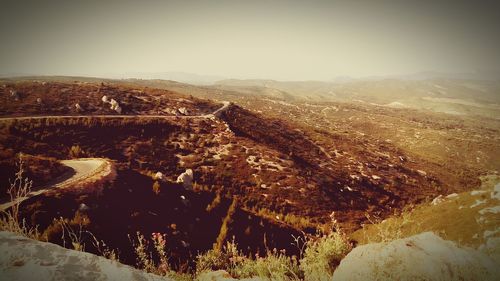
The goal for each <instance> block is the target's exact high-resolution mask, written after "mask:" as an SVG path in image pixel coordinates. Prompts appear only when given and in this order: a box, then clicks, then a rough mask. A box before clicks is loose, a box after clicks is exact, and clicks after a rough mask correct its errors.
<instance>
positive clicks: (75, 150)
mask: <svg viewBox="0 0 500 281" xmlns="http://www.w3.org/2000/svg"><path fill="white" fill-rule="evenodd" d="M83 154H84V151H83V150H82V148H81V147H80V146H79V145H73V146H72V147H71V148H70V149H69V157H71V158H80V157H82V156H83Z"/></svg>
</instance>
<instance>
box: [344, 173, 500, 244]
mask: <svg viewBox="0 0 500 281" xmlns="http://www.w3.org/2000/svg"><path fill="white" fill-rule="evenodd" d="M495 178H496V180H491V178H490V179H489V181H488V178H485V177H483V186H482V187H481V189H479V190H478V191H476V192H463V193H459V194H458V195H457V196H452V197H450V198H445V199H444V201H443V202H441V203H438V204H436V205H433V204H430V203H428V202H426V203H423V204H421V205H419V206H417V207H415V209H413V210H411V211H410V210H407V211H404V212H402V214H400V215H398V216H394V217H391V218H388V219H386V220H384V221H382V222H380V221H375V220H372V224H370V225H366V226H365V227H364V228H362V229H360V230H358V231H356V232H354V233H353V234H352V235H351V238H353V239H354V240H356V241H358V242H359V243H361V244H365V243H373V242H385V241H390V240H394V239H399V238H404V237H408V236H411V235H415V234H418V233H421V232H425V231H433V232H435V233H438V234H439V235H440V236H441V237H443V238H444V239H447V240H452V241H455V242H457V243H459V244H461V245H466V246H471V247H478V246H480V245H481V244H483V243H484V242H485V241H486V240H485V233H488V232H490V233H495V231H497V230H498V228H499V227H500V225H499V223H498V216H497V215H496V214H495V213H489V212H485V211H482V210H485V209H487V208H494V207H497V206H499V202H498V200H497V199H493V198H491V193H492V189H493V186H494V184H495V183H496V182H498V180H499V178H498V177H497V176H495ZM493 236H495V237H499V236H500V233H498V232H497V233H496V234H493Z"/></svg>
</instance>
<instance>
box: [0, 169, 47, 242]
mask: <svg viewBox="0 0 500 281" xmlns="http://www.w3.org/2000/svg"><path fill="white" fill-rule="evenodd" d="M32 185H33V182H32V181H31V180H29V179H28V178H26V177H24V162H23V160H22V159H20V160H19V162H18V171H17V172H16V175H15V178H14V181H12V182H11V183H10V188H9V189H8V194H9V196H10V201H9V202H10V203H11V204H12V205H11V206H10V208H8V209H7V210H1V217H0V229H1V230H2V231H10V232H14V233H18V234H21V235H23V236H26V237H29V238H32V239H36V240H39V239H40V233H39V232H38V228H37V226H31V225H28V224H27V222H26V219H24V218H21V217H20V214H19V211H20V209H19V207H20V205H21V201H20V200H19V199H21V198H23V197H26V196H28V194H29V193H30V192H31V186H32Z"/></svg>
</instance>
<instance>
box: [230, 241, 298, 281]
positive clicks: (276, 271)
mask: <svg viewBox="0 0 500 281" xmlns="http://www.w3.org/2000/svg"><path fill="white" fill-rule="evenodd" d="M233 273H234V275H235V277H237V278H255V277H257V278H258V279H259V280H283V281H285V280H300V279H301V275H302V274H301V271H300V268H299V265H298V262H297V259H296V258H295V257H292V258H290V257H288V256H286V255H285V254H284V253H281V252H277V251H276V249H275V250H274V251H272V252H271V251H268V253H267V256H266V257H258V256H257V257H256V258H255V259H249V258H247V259H245V260H244V261H243V262H242V263H240V264H239V266H237V267H236V268H235V269H234V270H233Z"/></svg>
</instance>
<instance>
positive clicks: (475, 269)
mask: <svg viewBox="0 0 500 281" xmlns="http://www.w3.org/2000/svg"><path fill="white" fill-rule="evenodd" d="M498 278H500V265H499V264H497V263H495V261H494V260H493V259H491V258H490V257H489V256H487V255H486V254H484V253H482V252H480V251H476V250H473V249H470V248H460V247H458V246H457V245H456V244H455V243H453V242H451V241H446V240H443V239H441V238H440V237H439V236H437V235H435V234H433V233H432V232H424V233H421V234H418V235H415V236H411V237H408V238H405V239H399V240H394V241H392V242H388V243H376V244H367V245H362V246H359V247H356V248H355V249H354V250H352V252H350V253H349V254H348V255H347V256H346V257H345V258H344V259H343V260H342V261H341V262H340V265H339V267H338V268H337V270H335V273H334V274H333V280H334V281H343V280H499V279H498Z"/></svg>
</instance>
